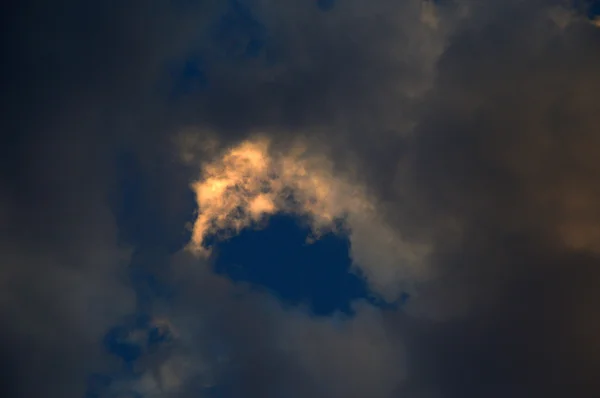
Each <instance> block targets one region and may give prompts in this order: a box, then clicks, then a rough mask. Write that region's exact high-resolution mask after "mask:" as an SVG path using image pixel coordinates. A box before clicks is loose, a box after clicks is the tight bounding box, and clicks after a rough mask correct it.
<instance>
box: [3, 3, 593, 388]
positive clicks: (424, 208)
mask: <svg viewBox="0 0 600 398" xmlns="http://www.w3.org/2000/svg"><path fill="white" fill-rule="evenodd" d="M75 3H76V2H59V4H56V3H53V4H52V5H50V4H44V3H43V2H29V3H23V4H20V5H12V6H11V7H12V9H10V10H7V12H6V13H3V14H4V15H3V18H4V19H6V20H9V23H8V22H7V23H6V24H4V25H5V26H6V30H7V33H8V34H7V35H6V36H5V38H3V42H2V43H3V47H4V49H5V50H6V51H5V54H6V58H7V59H8V61H7V62H5V63H4V64H3V66H2V68H3V69H2V70H3V75H4V76H3V77H2V79H3V81H2V83H3V84H5V87H6V90H4V93H3V104H6V108H5V109H6V114H5V115H4V116H3V118H2V126H1V128H2V130H3V137H2V138H3V143H2V147H3V149H4V151H5V154H3V155H5V156H3V160H2V165H3V167H2V169H3V170H2V185H1V186H0V187H1V189H2V192H0V197H1V199H2V201H1V202H0V203H1V204H2V208H1V210H2V211H1V213H0V214H1V217H2V220H3V222H4V221H6V222H4V223H3V226H2V238H1V239H2V240H1V245H2V255H3V259H7V261H5V262H6V263H7V264H10V265H11V266H6V267H5V268H4V270H3V272H2V274H3V277H2V279H1V281H2V284H3V286H6V287H7V288H6V289H3V292H2V295H1V297H3V299H2V306H1V307H0V311H1V316H2V321H3V323H4V324H5V325H8V326H7V327H6V328H5V330H3V332H2V335H1V336H2V339H3V342H2V346H1V351H0V353H1V354H2V359H1V360H2V362H1V366H2V371H3V372H4V373H3V375H5V376H7V377H10V378H11V379H13V380H15V382H14V385H15V388H16V389H17V390H15V389H14V388H13V391H9V389H10V388H12V386H10V385H8V387H7V390H6V391H9V394H8V395H11V394H12V395H14V396H36V395H40V394H41V395H44V396H49V397H52V396H56V397H71V396H73V397H76V396H81V393H82V391H83V388H84V386H83V383H84V379H85V375H86V373H88V372H93V371H95V370H97V369H107V368H108V369H110V368H111V367H115V366H116V365H115V364H114V363H113V362H111V359H110V358H107V357H106V355H105V354H103V353H101V352H100V347H99V346H98V345H97V344H95V343H96V342H97V340H98V339H99V336H100V335H101V334H102V333H103V331H104V330H105V329H106V328H107V327H109V326H110V325H111V323H112V322H114V321H116V320H117V319H119V316H120V315H121V314H124V313H127V312H128V310H129V309H131V308H132V306H133V303H132V301H133V299H132V298H131V292H130V291H128V289H127V287H125V286H123V283H122V280H123V278H124V275H123V272H125V271H124V268H125V267H126V265H125V263H126V261H127V259H128V257H127V256H128V253H129V252H128V251H127V250H123V247H121V246H120V245H119V244H118V242H117V238H116V236H117V235H118V231H116V228H115V226H114V224H113V222H112V220H111V219H112V216H111V215H110V213H109V211H110V210H109V208H108V207H107V205H106V199H107V197H108V194H109V192H110V191H111V189H113V188H114V187H113V183H114V182H113V181H112V180H111V179H112V176H113V175H114V173H113V171H114V170H113V168H114V164H113V163H114V155H115V153H116V152H118V150H119V149H121V148H123V147H127V148H129V149H133V152H134V153H135V154H136V155H137V156H138V157H139V158H140V159H141V164H142V167H143V169H144V171H145V172H147V173H149V174H150V175H151V176H152V178H153V184H155V185H154V186H155V188H156V189H155V190H156V191H157V192H161V195H164V202H165V203H168V204H169V207H165V208H164V209H163V210H162V211H164V212H165V214H164V215H163V217H164V218H165V219H171V218H172V217H173V218H174V217H175V215H176V216H177V217H180V216H181V212H184V210H182V209H181V207H183V206H184V205H183V203H185V195H186V194H187V193H188V186H187V185H188V182H189V179H190V178H192V177H196V176H195V175H193V172H194V171H195V170H189V169H186V168H185V167H183V166H180V165H178V164H177V162H178V160H177V159H176V156H177V154H175V153H174V148H173V146H171V145H170V143H171V142H172V140H173V137H172V134H174V133H177V132H179V131H180V130H181V129H182V128H183V127H190V128H197V129H199V130H202V129H209V130H211V131H215V132H217V134H219V135H220V138H222V140H223V141H224V142H231V141H236V140H239V139H242V138H243V137H245V135H246V134H247V133H248V131H251V130H263V131H266V132H267V133H269V134H271V135H273V136H274V139H275V140H278V141H281V143H282V145H285V143H286V141H287V140H288V139H289V137H292V136H293V135H295V134H298V133H302V134H305V135H308V136H311V137H312V138H313V139H314V140H316V141H319V142H321V143H322V144H323V145H324V146H326V147H329V153H331V155H332V156H333V159H334V161H335V162H336V167H339V168H340V169H347V168H350V167H354V168H356V169H358V170H359V174H360V178H361V179H362V180H364V181H366V182H367V183H368V187H369V189H370V191H372V192H374V193H375V194H376V195H377V196H378V197H379V198H381V202H382V203H383V205H384V207H383V208H384V209H385V214H386V216H387V219H388V220H390V221H391V222H393V224H394V227H395V228H396V229H397V230H398V231H401V232H402V233H403V234H405V235H408V236H414V237H417V238H423V239H425V238H427V239H431V238H432V237H433V241H434V242H435V243H436V253H434V256H433V264H434V266H435V268H436V271H437V277H436V279H434V280H431V281H428V282H427V283H424V284H421V285H419V286H418V289H417V294H416V295H415V296H414V298H413V300H412V301H411V302H410V303H409V305H408V306H407V308H406V311H405V312H399V313H385V314H383V315H381V314H374V313H373V312H372V311H373V310H361V312H359V315H358V317H357V318H356V319H355V320H352V321H348V322H347V323H344V322H342V326H341V327H340V328H339V329H336V328H335V327H334V326H333V325H332V324H331V323H329V322H328V321H324V320H315V319H311V318H309V317H308V316H304V315H299V314H297V313H294V312H291V313H290V312H286V311H283V310H281V309H280V308H278V307H277V305H275V304H272V303H271V302H270V300H269V299H268V298H264V297H262V296H260V295H258V296H257V295H253V294H246V295H245V296H243V297H244V300H239V299H236V298H235V293H238V291H237V290H236V289H234V288H232V287H231V286H229V284H228V283H227V281H225V280H222V279H220V278H217V277H215V276H212V275H209V274H205V273H204V271H202V264H194V265H192V269H193V268H198V269H199V270H196V271H189V272H197V273H198V274H197V275H195V276H190V275H185V274H184V278H183V279H185V280H186V282H187V284H183V285H177V284H176V285H177V286H179V287H180V288H181V289H182V291H183V292H184V293H183V294H182V298H185V301H177V302H176V304H177V306H176V307H175V308H174V309H173V308H171V309H168V310H164V311H163V310H161V309H160V308H158V306H156V307H153V308H152V311H154V312H155V313H161V314H163V315H166V316H168V317H169V318H170V319H171V320H172V322H173V324H174V325H175V327H176V328H177V327H179V328H180V329H181V331H180V332H181V333H182V336H183V337H182V340H181V342H180V344H182V345H183V348H181V351H177V350H176V351H175V353H174V354H171V352H169V355H167V356H166V358H157V359H155V360H156V363H153V362H151V363H150V364H149V365H148V366H149V368H152V366H158V365H161V366H162V364H164V363H169V360H173V361H174V360H175V359H176V358H179V357H180V356H184V357H185V358H186V359H189V360H190V361H192V362H194V361H195V362H196V363H211V364H212V365H213V367H214V368H215V369H219V368H218V366H217V362H218V360H217V359H216V357H218V355H217V356H214V354H207V353H206V352H205V349H206V346H207V345H210V343H211V342H212V341H213V340H212V339H215V338H217V337H219V338H222V339H223V340H225V343H224V344H225V345H227V346H228V347H229V351H228V353H227V355H228V356H229V361H230V362H229V365H227V366H223V369H221V370H220V372H217V374H218V377H217V378H220V380H227V379H228V378H231V379H232V380H235V383H236V384H235V386H236V387H235V388H237V389H238V390H239V391H238V392H243V393H245V394H246V395H249V396H261V397H264V396H275V395H277V394H279V393H281V392H282V391H285V392H290V393H291V394H292V395H293V396H307V395H310V396H328V397H329V396H338V395H344V396H346V395H348V394H353V393H354V394H357V395H361V396H362V395H374V396H377V394H379V396H415V397H420V396H426V397H428V396H432V397H438V396H439V397H455V396H456V397H458V396H461V397H465V396H466V397H469V396H473V397H475V396H492V397H493V396H505V395H512V396H532V395H533V396H537V395H544V396H562V395H570V396H577V397H585V396H595V395H597V391H599V390H600V386H598V384H597V381H596V380H595V370H596V369H598V366H600V365H599V361H600V357H599V355H598V340H597V337H596V336H597V335H598V333H597V330H598V322H597V319H598V316H597V314H596V312H597V311H596V310H595V308H594V306H593V303H595V302H597V301H598V294H597V292H596V290H597V289H596V286H597V282H598V281H599V280H600V275H599V273H598V272H599V271H597V270H598V269H599V268H598V259H597V247H598V246H597V242H598V240H597V239H598V235H597V234H598V233H597V228H598V224H597V209H596V206H595V202H596V199H597V197H598V196H597V192H596V188H595V185H597V184H596V182H597V181H598V173H597V171H598V170H597V166H598V162H597V159H596V158H597V156H595V153H594V148H595V147H597V145H596V144H597V140H598V132H597V127H596V125H597V123H596V121H595V118H596V117H597V115H598V114H600V113H599V111H600V110H599V109H598V101H597V93H598V92H600V90H599V88H600V87H599V85H600V81H599V80H598V77H597V76H598V74H597V72H596V71H597V70H599V69H600V68H599V66H600V65H599V64H600V60H599V59H598V56H597V55H596V54H597V51H596V50H597V46H598V40H600V39H599V34H600V31H599V30H598V29H596V28H594V26H593V25H591V24H588V23H583V22H582V21H575V22H573V23H572V24H571V25H569V26H566V27H564V28H560V27H557V26H556V25H555V24H554V23H553V22H552V21H551V20H549V19H548V18H547V17H546V15H547V12H546V6H547V5H556V3H557V2H542V1H535V2H527V4H525V2H521V1H510V2H496V3H489V2H440V5H439V6H438V7H439V8H438V16H439V27H438V28H437V30H434V29H432V28H431V27H429V26H426V25H421V24H420V23H417V21H418V18H419V13H420V12H421V11H420V10H421V9H420V8H419V5H418V3H417V2H406V3H403V4H401V5H398V4H397V3H396V2H391V1H390V2H388V1H381V2H368V4H367V3H366V2H357V1H352V2H341V1H340V2H339V3H338V4H336V6H335V7H334V9H333V10H332V11H330V12H328V13H320V12H319V11H318V9H317V8H316V6H315V5H314V4H313V3H312V2H300V1H298V2H292V3H289V2H287V3H286V2H276V3H277V4H275V2H255V3H253V4H252V6H253V10H254V11H253V12H255V15H256V17H257V18H258V19H260V20H261V21H262V22H263V23H264V25H265V26H266V30H267V32H268V35H270V36H268V37H267V39H266V44H265V50H264V51H265V52H266V53H262V54H261V55H259V56H258V57H257V58H250V59H247V60H243V61H231V60H229V59H228V58H227V57H226V56H225V55H223V54H222V53H221V49H220V47H218V46H216V45H215V44H214V43H212V42H211V39H210V37H209V36H210V34H209V33H210V32H209V33H206V32H207V29H205V28H206V26H207V22H206V21H208V20H211V21H212V20H213V19H211V18H213V17H214V15H216V14H215V13H217V14H218V13H219V12H221V11H222V8H220V7H221V6H222V5H221V4H217V2H215V3H214V4H213V3H211V2H200V3H196V4H192V5H191V6H188V7H190V8H187V9H180V10H183V11H177V12H174V11H172V10H173V8H171V6H170V5H167V3H166V2H165V3H160V2H153V3H151V4H150V5H148V4H147V3H146V2H144V5H142V2H125V3H122V4H121V5H118V6H115V5H111V4H108V3H107V4H102V5H99V6H97V8H96V9H94V8H92V9H91V10H88V12H87V14H86V13H83V12H84V11H85V10H83V8H82V9H80V10H78V7H80V6H79V5H77V4H75ZM284 3H285V4H284ZM464 5H466V6H468V8H469V12H468V13H464V12H463V11H464V8H462V6H464ZM182 7H183V6H182ZM65 10H67V11H65ZM82 13H83V14H82ZM241 40H242V41H243V38H242V39H241ZM423 43H427V44H425V45H423ZM194 51H200V52H204V53H205V54H208V55H210V57H207V58H208V60H207V61H206V63H207V64H206V71H207V76H208V83H209V85H208V88H207V89H205V90H204V91H201V92H199V93H193V94H191V95H189V96H184V97H183V98H181V99H178V100H175V101H174V102H169V101H167V100H165V99H163V94H164V93H163V92H161V90H162V88H163V86H161V84H164V85H165V86H168V84H169V78H168V76H167V77H164V75H163V73H164V71H165V70H166V69H165V68H164V66H165V65H166V64H168V62H169V61H171V60H173V59H179V58H182V59H185V58H186V57H187V56H188V52H194ZM269 51H271V52H272V53H273V54H274V55H273V58H274V60H275V61H276V62H274V63H273V64H272V65H271V64H269V63H268V62H269V59H268V56H270V54H271V53H269V54H267V53H268V52H269ZM438 54H439V55H441V58H440V59H439V60H438V59H437V56H438ZM238 62H239V63H240V64H241V65H242V66H240V67H239V68H238V66H236V65H238V64H237V63H238ZM163 77H164V78H163ZM415 93H417V94H415ZM9 168H15V169H17V168H18V172H17V173H11V172H10V170H8V169H9ZM183 218H184V217H183ZM448 225H450V227H448ZM169 228H172V230H170V231H172V233H179V227H177V226H176V225H174V226H171V227H169ZM183 228H184V226H183V225H181V229H183ZM448 231H454V232H448ZM450 234H453V235H450ZM449 235H450V236H449ZM139 258H152V255H150V254H148V255H147V256H146V257H144V256H143V255H142V256H140V257H139ZM144 261H146V260H144ZM188 265H189V264H188ZM17 266H18V267H17ZM181 267H184V266H183V265H181V264H178V263H177V261H175V262H174V263H173V264H172V266H171V268H172V270H171V272H173V273H177V272H183V271H181ZM173 278H174V279H175V280H176V281H177V280H178V277H177V275H175V276H173ZM274 308H275V309H274ZM161 311H162V312H161ZM380 316H381V317H382V318H383V319H379V317H380ZM352 327H354V329H352ZM345 328H349V329H345ZM61 330H62V331H64V332H61ZM303 331H310V332H313V333H315V334H316V336H317V338H306V337H304V335H303V333H302V332H303ZM186 333H187V336H186ZM285 339H288V340H289V341H291V342H292V343H293V350H291V351H290V350H283V349H282V347H281V346H279V345H277V344H274V342H280V341H282V340H285ZM372 340H375V344H374V347H373V348H370V346H369V342H370V341H372ZM207 342H209V343H207ZM402 347H403V348H402ZM396 350H397V351H396ZM89 353H91V357H90V356H89ZM5 354H6V355H5ZM183 354H185V355H183ZM170 355H173V356H172V357H171V356H170ZM178 355H179V356H178ZM211 355H212V356H211ZM363 357H364V358H366V359H364V360H356V362H354V363H352V361H351V359H348V358H363ZM163 361H164V362H163ZM50 370H51V371H50ZM213 370H214V369H213ZM23 380H27V383H24V382H22V381H23ZM274 380H275V382H274ZM196 382H197V380H196V379H194V377H190V379H189V380H188V381H185V382H184V383H183V386H182V387H181V388H180V389H179V390H177V392H173V394H175V395H176V394H179V395H180V396H186V395H187V396H194V394H195V393H196V392H197V391H198V390H199V389H200V387H199V385H198V384H195V383H196ZM198 383H200V382H198ZM200 384H202V383H200ZM3 388H4V387H3ZM19 389H20V390H19ZM594 393H596V394H594ZM294 394H295V395H294Z"/></svg>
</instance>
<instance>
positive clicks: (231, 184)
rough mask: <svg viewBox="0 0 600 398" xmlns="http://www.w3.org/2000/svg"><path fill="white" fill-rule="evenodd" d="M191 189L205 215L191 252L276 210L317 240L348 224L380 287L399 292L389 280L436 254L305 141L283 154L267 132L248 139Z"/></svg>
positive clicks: (202, 251) (356, 250)
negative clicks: (410, 238)
mask: <svg viewBox="0 0 600 398" xmlns="http://www.w3.org/2000/svg"><path fill="white" fill-rule="evenodd" d="M188 142H190V141H188ZM188 158H189V157H188ZM191 187H192V189H193V191H194V192H195V195H196V201H197V204H198V215H197V218H196V220H195V222H194V225H193V231H192V238H191V241H190V243H189V245H188V250H190V251H192V252H193V253H194V254H196V255H198V256H202V257H208V256H209V255H210V249H209V248H207V247H205V246H204V245H203V243H205V239H206V238H207V237H209V236H217V237H218V238H227V237H229V235H231V234H236V233H238V232H240V231H241V230H242V229H243V228H246V227H253V226H254V227H260V226H261V225H263V221H265V220H266V219H267V218H268V216H270V215H273V214H277V213H282V214H293V215H296V216H300V217H303V218H306V219H307V220H308V223H309V224H310V227H311V230H312V233H313V234H314V235H315V237H318V236H319V235H321V234H323V233H325V232H339V231H338V230H337V228H336V226H337V225H340V223H341V224H342V225H343V227H344V228H343V229H344V230H345V231H346V232H348V234H349V239H350V242H351V253H350V254H351V256H352V258H353V260H354V262H355V263H356V265H357V266H360V267H361V269H362V270H363V271H364V273H365V275H366V276H367V278H368V279H369V281H370V283H371V285H372V287H373V288H375V289H377V290H378V291H379V292H380V293H382V294H386V295H389V296H394V295H396V294H397V292H396V289H397V287H394V288H392V289H391V288H390V287H389V285H393V284H395V283H396V282H398V281H399V280H402V279H405V278H407V277H408V276H411V277H414V274H415V269H419V268H422V265H423V258H424V257H425V256H426V255H427V254H428V253H429V251H430V248H429V246H428V245H423V244H412V243H407V242H405V241H403V240H402V239H401V238H400V237H399V236H398V234H397V232H396V231H395V230H394V229H393V228H391V227H390V226H389V225H387V224H386V223H385V222H384V221H383V217H382V216H381V215H380V214H378V212H377V202H376V200H375V199H374V198H372V197H370V196H369V195H368V194H367V191H366V189H365V188H364V187H362V186H361V185H360V184H356V183H351V182H350V180H349V179H348V178H344V177H342V176H340V175H338V174H336V173H334V171H333V165H332V163H331V162H330V161H329V160H328V159H327V158H326V157H325V156H318V155H314V154H311V152H310V151H308V148H307V145H305V144H304V143H301V142H297V143H296V144H295V145H292V146H291V149H289V150H287V151H285V152H283V151H279V152H276V151H274V150H272V148H271V145H270V142H269V140H268V139H267V138H265V137H255V138H253V139H250V140H248V141H244V142H242V143H240V144H238V145H237V146H235V147H232V148H229V149H228V150H226V151H225V152H223V153H222V154H221V156H220V157H218V158H217V159H215V160H213V161H211V162H208V163H205V164H203V165H202V167H201V178H200V179H198V180H197V181H195V182H194V183H193V184H192V185H191ZM420 272H422V269H421V270H420V271H419V273H420Z"/></svg>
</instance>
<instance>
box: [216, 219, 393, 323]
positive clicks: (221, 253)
mask: <svg viewBox="0 0 600 398" xmlns="http://www.w3.org/2000/svg"><path fill="white" fill-rule="evenodd" d="M309 236H310V228H309V227H308V226H306V225H303V224H302V223H300V222H299V221H298V220H297V219H295V218H293V217H291V216H287V215H277V216H273V217H271V219H270V220H269V224H268V226H267V227H266V228H264V229H260V230H252V229H245V230H243V231H241V233H239V234H238V235H237V236H234V237H232V238H230V239H228V240H226V241H221V242H216V243H214V244H213V246H212V247H213V250H214V251H215V252H214V253H215V254H214V258H213V260H214V269H215V272H217V273H218V274H221V275H224V276H227V277H228V278H231V279H232V280H233V281H236V282H248V283H250V284H251V285H252V286H254V287H255V288H256V289H259V290H266V291H269V292H271V293H273V294H274V295H275V296H276V297H278V298H279V299H280V300H282V301H283V302H284V303H285V304H288V305H300V304H305V305H307V306H308V307H309V308H310V309H311V310H312V312H313V313H314V314H316V315H331V314H333V313H334V312H335V311H341V312H343V313H346V314H352V313H353V311H352V308H351V303H352V302H353V301H355V300H357V299H368V300H370V301H371V302H372V303H373V304H375V305H384V303H383V302H379V301H378V300H376V299H373V298H372V297H371V296H372V294H371V293H370V291H369V289H368V287H367V284H366V281H365V280H364V278H362V277H361V276H360V275H358V274H357V273H355V272H354V270H353V269H352V268H351V265H352V260H351V259H350V256H349V250H350V243H349V241H348V239H347V237H345V236H340V235H335V234H327V235H325V236H323V237H321V238H320V239H319V240H317V241H315V242H313V243H310V244H309V243H307V242H306V240H307V238H308V237H309Z"/></svg>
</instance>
